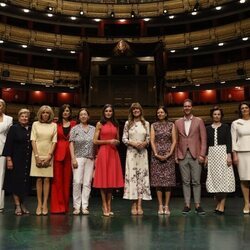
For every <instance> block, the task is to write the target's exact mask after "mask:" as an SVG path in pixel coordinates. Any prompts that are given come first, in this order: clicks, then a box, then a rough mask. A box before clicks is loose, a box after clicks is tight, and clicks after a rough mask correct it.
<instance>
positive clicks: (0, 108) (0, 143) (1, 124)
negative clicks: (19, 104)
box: [0, 99, 13, 213]
mask: <svg viewBox="0 0 250 250" xmlns="http://www.w3.org/2000/svg"><path fill="white" fill-rule="evenodd" d="M5 108H6V103H5V101H4V100H3V99H0V213H1V212H3V209H4V191H3V182H4V174H5V164H6V158H5V156H2V152H3V147H4V144H5V140H6V136H7V133H8V131H9V128H10V126H11V125H12V123H13V118H12V117H10V116H8V115H5V114H4V112H5Z"/></svg>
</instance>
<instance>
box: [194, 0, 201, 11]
mask: <svg viewBox="0 0 250 250" xmlns="http://www.w3.org/2000/svg"><path fill="white" fill-rule="evenodd" d="M199 9H200V4H199V2H198V1H196V3H195V5H194V8H193V11H195V12H197V11H198V10H199Z"/></svg>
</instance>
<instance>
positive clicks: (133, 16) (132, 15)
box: [131, 10, 135, 18]
mask: <svg viewBox="0 0 250 250" xmlns="http://www.w3.org/2000/svg"><path fill="white" fill-rule="evenodd" d="M131 18H135V12H134V11H133V10H132V11H131Z"/></svg>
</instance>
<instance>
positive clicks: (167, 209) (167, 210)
mask: <svg viewBox="0 0 250 250" xmlns="http://www.w3.org/2000/svg"><path fill="white" fill-rule="evenodd" d="M170 213H171V212H170V210H169V207H168V206H165V207H164V214H166V215H170Z"/></svg>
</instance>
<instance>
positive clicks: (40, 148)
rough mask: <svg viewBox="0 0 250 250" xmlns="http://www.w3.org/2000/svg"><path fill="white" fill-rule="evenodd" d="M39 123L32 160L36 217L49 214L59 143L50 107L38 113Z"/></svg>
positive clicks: (33, 136)
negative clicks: (56, 152) (55, 158)
mask: <svg viewBox="0 0 250 250" xmlns="http://www.w3.org/2000/svg"><path fill="white" fill-rule="evenodd" d="M37 119H38V121H36V122H34V123H33V125H32V130H31V138H30V139H31V143H32V149H33V152H32V160H31V171H30V176H34V177H37V179H36V190H37V203H38V204H37V209H36V215H42V214H43V215H47V214H48V197H49V189H50V178H52V177H53V152H54V149H55V145H56V142H57V125H56V123H53V119H54V112H53V110H52V109H51V107H50V106H46V105H44V106H42V107H41V108H40V109H39V110H38V112H37Z"/></svg>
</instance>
